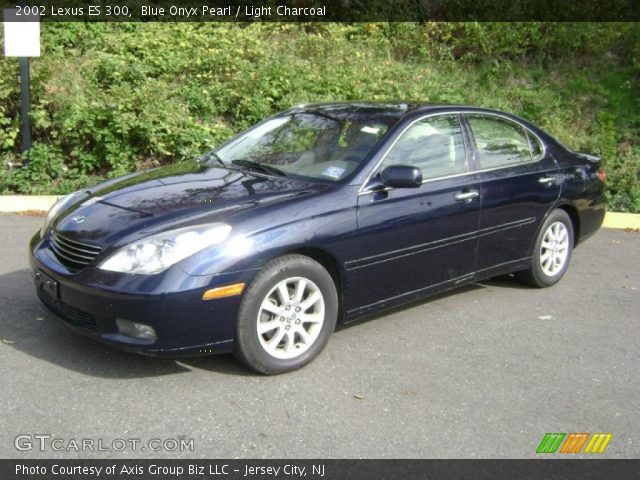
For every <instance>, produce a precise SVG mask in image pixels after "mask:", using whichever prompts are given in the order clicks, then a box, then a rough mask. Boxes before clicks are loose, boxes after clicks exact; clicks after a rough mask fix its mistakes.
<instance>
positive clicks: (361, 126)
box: [210, 111, 391, 182]
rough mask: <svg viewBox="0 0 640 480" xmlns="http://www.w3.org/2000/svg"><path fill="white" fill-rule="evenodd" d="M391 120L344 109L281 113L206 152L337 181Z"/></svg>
mask: <svg viewBox="0 0 640 480" xmlns="http://www.w3.org/2000/svg"><path fill="white" fill-rule="evenodd" d="M390 122H391V119H390V118H387V117H383V116H379V117H378V116H376V117H374V118H372V116H371V115H366V114H362V113H360V114H357V113H349V114H348V113H346V112H344V111H343V112H338V113H333V112H332V113H325V112H319V111H318V112H316V111H305V112H296V113H290V114H284V115H280V116H277V117H273V118H270V119H268V120H266V121H265V122H263V123H261V124H258V125H257V126H255V127H253V128H251V129H249V130H247V131H246V132H244V133H241V134H240V135H238V136H237V137H235V138H234V139H232V140H231V141H230V142H228V143H226V144H225V145H223V146H222V147H221V148H219V149H217V150H215V151H214V152H211V154H210V155H211V156H212V157H213V159H212V160H213V161H217V162H222V163H223V164H225V165H226V166H230V167H234V166H235V167H239V168H246V169H251V170H255V171H261V172H262V173H267V174H273V175H281V176H293V177H304V178H311V179H316V180H321V181H328V182H337V181H339V180H342V179H344V178H346V177H348V176H349V175H350V174H351V173H352V172H353V171H354V170H355V169H356V168H358V166H359V165H360V163H361V162H362V161H363V159H364V158H365V157H366V156H367V154H368V153H369V152H370V151H371V149H372V148H373V147H374V145H375V144H376V143H378V141H379V140H380V138H381V137H382V136H383V135H384V134H385V133H386V131H387V129H388V128H389V125H390ZM210 161H211V160H210Z"/></svg>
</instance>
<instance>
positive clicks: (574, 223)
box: [549, 203, 580, 247]
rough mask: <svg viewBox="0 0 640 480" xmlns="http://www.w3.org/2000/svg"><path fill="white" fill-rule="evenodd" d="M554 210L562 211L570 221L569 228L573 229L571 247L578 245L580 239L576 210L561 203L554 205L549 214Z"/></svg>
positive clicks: (578, 218)
mask: <svg viewBox="0 0 640 480" xmlns="http://www.w3.org/2000/svg"><path fill="white" fill-rule="evenodd" d="M555 209H560V210H564V211H565V212H566V213H567V215H569V218H570V219H571V226H572V227H573V247H575V246H576V245H578V241H579V238H580V216H579V215H578V209H577V208H576V207H574V206H573V205H571V204H569V203H561V204H558V205H556V206H555V207H554V208H553V209H551V211H550V212H549V213H551V212H552V211H553V210H555Z"/></svg>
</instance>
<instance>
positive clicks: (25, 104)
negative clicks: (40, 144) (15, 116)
mask: <svg viewBox="0 0 640 480" xmlns="http://www.w3.org/2000/svg"><path fill="white" fill-rule="evenodd" d="M20 123H21V127H22V152H23V153H24V152H26V151H27V150H29V149H30V148H31V126H30V122H29V57H20ZM25 164H26V162H25Z"/></svg>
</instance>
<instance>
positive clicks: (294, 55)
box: [0, 22, 640, 211]
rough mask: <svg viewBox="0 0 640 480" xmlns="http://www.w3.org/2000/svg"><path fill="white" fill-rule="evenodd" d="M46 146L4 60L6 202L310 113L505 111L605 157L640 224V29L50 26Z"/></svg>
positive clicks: (40, 71)
mask: <svg viewBox="0 0 640 480" xmlns="http://www.w3.org/2000/svg"><path fill="white" fill-rule="evenodd" d="M42 45H43V56H42V57H41V58H39V59H34V60H33V61H32V118H31V119H32V124H33V131H34V141H35V143H34V147H33V149H32V150H31V151H30V152H29V154H28V159H29V160H30V163H29V166H28V167H23V166H21V164H22V163H23V161H24V160H26V158H22V156H21V155H20V154H19V147H20V145H19V143H20V141H19V117H18V111H19V98H18V97H19V93H18V81H17V76H18V64H17V61H16V60H15V59H5V58H2V59H0V193H10V192H22V193H65V192H67V191H70V190H73V189H77V188H80V187H82V186H85V185H88V184H90V183H92V182H96V181H97V180H98V179H100V178H105V177H113V176H118V175H122V174H124V173H127V172H130V171H133V170H137V169H142V168H148V167H152V166H157V165H161V164H168V163H174V162H178V161H180V160H183V159H187V158H190V157H193V156H195V155H198V154H199V153H201V152H203V151H205V150H207V149H208V148H210V147H213V146H215V145H217V144H219V143H221V142H222V141H223V140H225V139H226V138H228V137H229V136H230V135H232V134H233V133H234V132H237V131H239V130H241V129H243V128H246V127H247V126H249V125H250V124H252V123H254V122H256V121H258V120H261V119H263V118H264V117H265V116H267V115H270V114H272V113H274V112H276V111H278V110H282V109H284V108H288V107H290V106H292V105H295V104H298V103H308V102H316V101H336V100H356V99H364V100H380V101H385V100H416V101H427V102H429V101H430V102H439V103H465V104H476V105H482V106H487V107H494V108H499V109H503V110H506V111H509V112H513V113H515V114H518V115H521V116H523V117H525V118H527V119H529V120H531V121H532V122H534V123H536V124H539V125H540V126H541V127H543V128H545V129H546V130H548V131H549V132H550V133H551V134H553V135H554V136H556V137H557V138H558V139H560V140H561V141H562V142H564V143H565V144H566V145H568V146H570V147H572V148H574V149H576V150H581V151H588V152H593V153H596V154H599V155H602V157H603V158H604V160H605V162H606V166H607V171H608V175H609V198H610V201H611V205H612V207H613V208H614V209H620V210H626V211H640V204H639V203H640V200H639V198H640V193H639V187H638V181H639V175H640V154H639V147H638V136H639V135H638V129H639V127H640V100H639V99H640V82H639V80H640V28H639V26H638V24H633V23H630V24H613V23H580V24H573V23H432V22H428V23H423V24H414V23H355V24H344V23H343V24H327V23H314V24H285V23H254V24H233V23H176V24H168V23H164V24H145V23H96V24H83V23H44V24H43V25H42Z"/></svg>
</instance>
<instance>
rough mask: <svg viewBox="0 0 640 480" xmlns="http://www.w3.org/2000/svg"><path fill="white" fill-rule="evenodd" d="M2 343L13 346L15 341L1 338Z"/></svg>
mask: <svg viewBox="0 0 640 480" xmlns="http://www.w3.org/2000/svg"><path fill="white" fill-rule="evenodd" d="M2 343H4V344H5V345H13V344H15V343H16V341H15V340H8V339H6V338H3V339H2Z"/></svg>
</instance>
